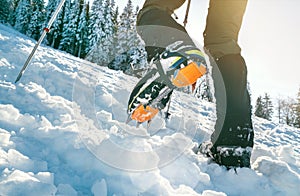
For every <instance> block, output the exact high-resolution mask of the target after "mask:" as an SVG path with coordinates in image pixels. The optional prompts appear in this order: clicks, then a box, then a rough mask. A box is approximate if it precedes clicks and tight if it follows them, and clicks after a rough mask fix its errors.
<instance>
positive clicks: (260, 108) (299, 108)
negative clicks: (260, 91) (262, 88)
mask: <svg viewBox="0 0 300 196" xmlns="http://www.w3.org/2000/svg"><path fill="white" fill-rule="evenodd" d="M275 102H276V103H275V104H276V106H275V107H274V105H273V102H272V101H271V97H270V95H269V94H267V93H265V94H264V96H259V97H258V98H257V100H256V105H255V112H254V114H255V115H256V116H257V117H261V118H264V119H267V120H272V118H274V117H275V118H277V119H278V122H279V123H282V124H287V125H290V126H294V127H297V128H300V88H299V91H298V94H297V97H296V98H291V97H287V98H283V97H279V98H276V99H275ZM275 111H276V114H275V115H274V112H275Z"/></svg>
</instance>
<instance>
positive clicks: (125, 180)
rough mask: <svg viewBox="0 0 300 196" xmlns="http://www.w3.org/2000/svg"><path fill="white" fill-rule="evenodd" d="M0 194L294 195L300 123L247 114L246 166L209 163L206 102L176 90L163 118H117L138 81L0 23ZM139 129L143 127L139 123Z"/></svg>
mask: <svg viewBox="0 0 300 196" xmlns="http://www.w3.org/2000/svg"><path fill="white" fill-rule="evenodd" d="M0 43H1V44H0V95H1V96H0V117H1V118H0V194H1V195H53V194H55V195H93V194H94V195H113V194H115V195H299V192H300V191H299V184H300V169H299V167H300V162H299V160H300V146H299V142H300V130H299V129H298V130H297V129H295V128H291V127H288V126H284V125H277V124H275V123H272V122H269V121H265V120H263V119H259V118H254V123H255V130H256V132H255V134H256V135H255V147H254V150H253V156H252V160H251V161H252V170H250V169H246V168H242V169H238V170H237V173H235V172H234V171H233V170H230V171H227V170H226V169H225V168H223V167H220V166H218V165H217V164H214V163H211V161H210V160H209V159H208V158H206V157H203V156H201V155H195V154H194V153H193V151H192V148H193V147H194V146H195V145H197V143H200V142H202V141H205V140H208V139H209V136H210V134H211V132H212V129H213V124H214V120H215V115H214V105H213V104H209V103H206V102H200V101H198V100H196V99H194V98H193V97H191V96H190V95H186V94H183V93H180V92H176V93H175V95H174V97H175V98H174V99H173V102H172V104H171V113H172V115H171V118H170V120H169V121H167V122H165V121H164V120H162V118H159V117H158V118H156V119H155V121H154V122H153V123H152V124H151V126H150V128H149V130H147V129H145V128H144V127H143V126H141V127H140V128H136V127H135V125H134V124H133V123H132V124H129V125H126V124H125V123H124V122H125V121H126V118H127V115H126V104H127V100H128V96H129V93H130V91H131V89H132V88H133V86H134V84H135V83H136V82H137V79H135V78H133V77H129V76H126V75H124V74H123V73H121V72H116V71H113V70H109V69H107V68H105V67H100V66H97V65H95V64H92V63H89V62H87V61H84V60H81V59H78V58H75V57H73V56H70V55H68V54H66V53H62V52H60V51H57V50H53V49H51V48H48V47H40V48H39V49H38V51H37V54H36V56H35V57H34V59H33V61H32V63H31V64H30V65H29V67H28V70H27V71H26V72H25V74H24V76H23V78H22V79H21V81H20V82H19V83H17V84H14V83H13V82H14V80H15V78H16V76H17V74H18V72H19V70H20V69H21V67H22V65H23V63H24V62H25V60H26V58H27V56H28V55H29V53H30V51H31V49H32V47H33V45H34V42H33V41H32V40H30V39H28V38H27V37H25V36H23V35H21V34H19V33H17V32H15V31H14V30H12V29H10V28H8V27H5V26H3V25H0ZM144 126H145V125H144Z"/></svg>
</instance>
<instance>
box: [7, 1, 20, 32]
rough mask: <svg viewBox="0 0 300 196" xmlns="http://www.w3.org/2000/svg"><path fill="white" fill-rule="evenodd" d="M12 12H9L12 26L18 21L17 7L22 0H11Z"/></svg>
mask: <svg viewBox="0 0 300 196" xmlns="http://www.w3.org/2000/svg"><path fill="white" fill-rule="evenodd" d="M9 2H10V10H9V11H10V13H9V19H8V21H9V24H10V25H11V26H15V23H16V11H17V7H18V5H19V3H20V0H10V1H9Z"/></svg>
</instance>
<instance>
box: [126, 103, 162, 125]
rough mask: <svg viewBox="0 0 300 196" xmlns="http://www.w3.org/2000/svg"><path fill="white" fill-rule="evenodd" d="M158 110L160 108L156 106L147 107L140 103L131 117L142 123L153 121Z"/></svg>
mask: <svg viewBox="0 0 300 196" xmlns="http://www.w3.org/2000/svg"><path fill="white" fill-rule="evenodd" d="M158 112H159V110H158V109H156V108H152V107H150V106H146V108H145V107H144V106H143V105H140V106H139V107H137V108H136V109H135V110H134V111H133V113H132V115H131V119H132V120H136V121H137V122H140V123H143V122H146V121H151V120H152V119H153V118H154V116H155V115H156V114H157V113H158Z"/></svg>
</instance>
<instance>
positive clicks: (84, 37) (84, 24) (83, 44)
mask: <svg viewBox="0 0 300 196" xmlns="http://www.w3.org/2000/svg"><path fill="white" fill-rule="evenodd" d="M89 7H90V6H89V3H87V4H86V3H84V5H83V9H82V11H81V14H80V17H79V23H78V29H77V34H76V36H77V37H78V42H77V45H76V47H77V53H75V54H74V55H75V56H78V57H81V58H84V57H85V56H86V50H87V48H88V46H89V40H88V37H89V28H88V26H89V18H90V16H89Z"/></svg>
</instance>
